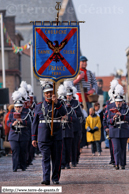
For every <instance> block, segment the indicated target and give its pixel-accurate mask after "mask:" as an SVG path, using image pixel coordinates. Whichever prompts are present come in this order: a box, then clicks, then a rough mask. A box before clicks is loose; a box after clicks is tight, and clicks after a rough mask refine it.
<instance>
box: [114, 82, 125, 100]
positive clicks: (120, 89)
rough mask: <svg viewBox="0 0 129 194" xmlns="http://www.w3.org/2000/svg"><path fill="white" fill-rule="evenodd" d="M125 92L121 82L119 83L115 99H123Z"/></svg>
mask: <svg viewBox="0 0 129 194" xmlns="http://www.w3.org/2000/svg"><path fill="white" fill-rule="evenodd" d="M123 94H124V90H123V87H122V86H121V85H120V84H118V85H117V86H116V87H115V95H114V98H115V101H123Z"/></svg>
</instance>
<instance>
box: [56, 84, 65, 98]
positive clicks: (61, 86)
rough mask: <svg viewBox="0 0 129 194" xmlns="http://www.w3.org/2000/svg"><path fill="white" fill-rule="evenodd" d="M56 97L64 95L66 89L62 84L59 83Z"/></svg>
mask: <svg viewBox="0 0 129 194" xmlns="http://www.w3.org/2000/svg"><path fill="white" fill-rule="evenodd" d="M57 93H58V97H60V96H66V89H65V87H64V85H63V84H61V85H60V86H59V88H58V90H57Z"/></svg>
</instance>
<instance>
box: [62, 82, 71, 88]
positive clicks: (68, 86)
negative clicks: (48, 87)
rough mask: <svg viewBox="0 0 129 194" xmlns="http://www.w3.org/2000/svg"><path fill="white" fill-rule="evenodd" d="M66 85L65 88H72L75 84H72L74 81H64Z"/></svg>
mask: <svg viewBox="0 0 129 194" xmlns="http://www.w3.org/2000/svg"><path fill="white" fill-rule="evenodd" d="M64 87H65V88H72V87H73V84H72V81H68V80H66V81H64Z"/></svg>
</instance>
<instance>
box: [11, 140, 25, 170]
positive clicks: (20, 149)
mask: <svg viewBox="0 0 129 194" xmlns="http://www.w3.org/2000/svg"><path fill="white" fill-rule="evenodd" d="M10 144H11V149H12V159H13V170H17V169H18V165H19V164H20V167H21V169H25V168H26V161H27V145H28V141H10Z"/></svg>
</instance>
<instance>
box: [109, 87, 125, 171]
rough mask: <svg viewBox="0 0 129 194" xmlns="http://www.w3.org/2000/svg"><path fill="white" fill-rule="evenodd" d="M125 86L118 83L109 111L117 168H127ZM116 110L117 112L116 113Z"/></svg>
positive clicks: (110, 132) (110, 131) (110, 133)
mask: <svg viewBox="0 0 129 194" xmlns="http://www.w3.org/2000/svg"><path fill="white" fill-rule="evenodd" d="M123 93H124V91H123V87H122V86H121V85H119V84H118V85H117V86H116V88H115V104H114V106H113V107H112V108H110V109H109V111H108V124H109V137H110V138H111V139H112V142H113V150H114V158H115V165H116V166H115V168H116V170H118V169H119V165H120V166H121V169H125V165H126V145H127V138H129V124H128V123H129V110H128V106H127V104H126V103H125V102H124V100H123ZM114 111H115V113H114Z"/></svg>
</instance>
